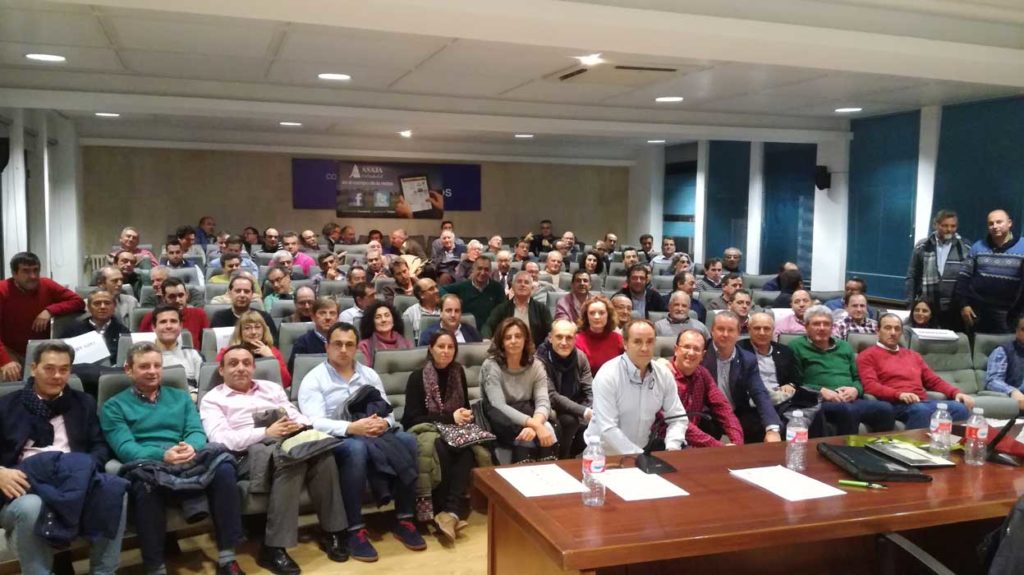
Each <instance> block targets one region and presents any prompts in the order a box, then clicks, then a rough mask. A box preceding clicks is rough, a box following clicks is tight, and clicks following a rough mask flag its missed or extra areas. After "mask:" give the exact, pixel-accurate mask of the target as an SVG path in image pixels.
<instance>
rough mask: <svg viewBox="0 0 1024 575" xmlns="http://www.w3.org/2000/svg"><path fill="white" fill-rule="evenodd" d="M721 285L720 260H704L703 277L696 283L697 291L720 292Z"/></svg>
mask: <svg viewBox="0 0 1024 575" xmlns="http://www.w3.org/2000/svg"><path fill="white" fill-rule="evenodd" d="M722 283H723V280H722V260H720V259H718V258H708V259H706V260H704V277H702V278H700V281H698V282H697V291H699V292H704V291H713V290H720V289H722Z"/></svg>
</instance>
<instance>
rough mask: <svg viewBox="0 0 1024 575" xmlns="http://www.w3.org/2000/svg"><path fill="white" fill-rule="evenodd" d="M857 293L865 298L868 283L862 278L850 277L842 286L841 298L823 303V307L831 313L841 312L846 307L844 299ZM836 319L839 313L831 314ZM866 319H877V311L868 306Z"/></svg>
mask: <svg viewBox="0 0 1024 575" xmlns="http://www.w3.org/2000/svg"><path fill="white" fill-rule="evenodd" d="M855 293H859V294H861V295H863V296H864V297H865V298H867V295H868V282H866V281H864V279H863V278H859V277H852V278H850V279H848V280H846V284H845V285H844V286H843V297H837V298H834V299H830V300H828V301H826V302H824V305H825V307H827V308H829V309H830V310H832V311H833V312H841V311H842V310H843V309H844V308H845V307H846V298H847V296H849V295H850V294H855ZM832 315H833V316H835V317H836V318H838V317H840V316H841V315H842V314H841V313H833V314H832ZM868 317H870V318H871V319H874V320H877V319H878V310H877V309H875V308H873V307H870V306H868Z"/></svg>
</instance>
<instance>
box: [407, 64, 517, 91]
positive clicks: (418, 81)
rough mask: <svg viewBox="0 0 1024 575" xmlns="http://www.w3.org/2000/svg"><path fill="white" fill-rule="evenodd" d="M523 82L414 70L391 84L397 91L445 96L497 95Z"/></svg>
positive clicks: (497, 77) (514, 79)
mask: <svg viewBox="0 0 1024 575" xmlns="http://www.w3.org/2000/svg"><path fill="white" fill-rule="evenodd" d="M521 83H523V80H521V79H519V78H508V77H505V76H484V75H479V74H448V73H442V72H427V71H424V70H416V71H415V72H412V73H410V74H408V75H406V76H404V77H402V79H401V80H399V81H398V82H397V83H395V84H394V85H393V86H392V89H394V90H396V91H398V92H408V93H413V94H443V95H447V96H462V97H468V96H492V97H493V96H497V95H499V94H501V93H502V92H504V91H505V90H509V89H511V88H514V87H516V86H518V85H519V84H521Z"/></svg>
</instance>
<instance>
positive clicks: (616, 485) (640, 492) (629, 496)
mask: <svg viewBox="0 0 1024 575" xmlns="http://www.w3.org/2000/svg"><path fill="white" fill-rule="evenodd" d="M598 477H600V479H601V483H604V485H605V487H607V488H608V489H610V490H612V491H614V492H615V494H616V495H618V496H619V497H621V498H622V499H624V500H626V501H642V500H644V499H662V498H664V497H682V496H684V495H689V493H687V492H686V491H685V490H683V489H682V488H681V487H679V486H678V485H676V484H675V483H672V482H671V481H669V480H667V479H665V478H664V477H662V476H660V475H651V474H647V473H644V472H643V471H641V470H639V469H637V468H636V467H627V468H625V469H609V470H607V471H605V472H604V473H602V474H600V475H599V476H598Z"/></svg>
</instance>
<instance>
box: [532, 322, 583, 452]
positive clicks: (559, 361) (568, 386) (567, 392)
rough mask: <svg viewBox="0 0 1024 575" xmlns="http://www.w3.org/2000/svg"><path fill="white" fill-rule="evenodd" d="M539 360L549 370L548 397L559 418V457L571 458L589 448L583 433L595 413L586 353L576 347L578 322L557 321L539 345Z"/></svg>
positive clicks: (557, 430)
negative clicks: (592, 407)
mask: <svg viewBox="0 0 1024 575" xmlns="http://www.w3.org/2000/svg"><path fill="white" fill-rule="evenodd" d="M537 359H539V360H540V362H541V363H543V364H544V369H545V371H547V374H548V397H549V398H550V400H551V408H552V409H554V410H555V413H556V414H557V417H558V428H557V429H556V433H557V434H558V445H559V448H558V458H559V459H571V458H573V457H575V456H576V455H578V454H580V453H582V452H583V449H584V447H586V445H585V444H584V442H583V432H584V431H586V430H587V425H588V424H589V423H590V418H591V417H592V416H593V414H594V411H593V410H592V409H591V405H593V400H594V395H593V392H592V391H591V388H590V386H591V383H593V377H592V376H591V374H590V363H588V362H587V356H585V355H583V353H582V352H579V351H577V350H576V324H574V323H572V322H570V321H566V320H564V319H560V320H555V322H554V323H552V324H551V333H550V334H549V335H548V339H546V340H544V343H542V344H541V345H540V347H538V348H537Z"/></svg>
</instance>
